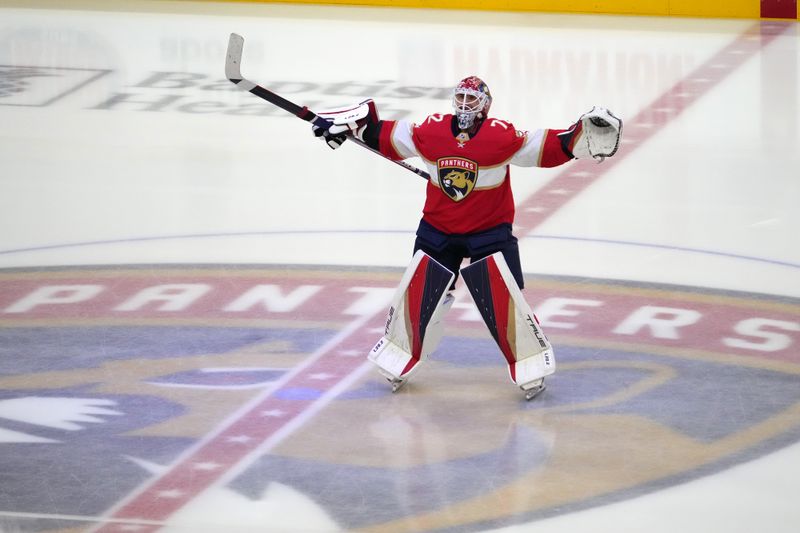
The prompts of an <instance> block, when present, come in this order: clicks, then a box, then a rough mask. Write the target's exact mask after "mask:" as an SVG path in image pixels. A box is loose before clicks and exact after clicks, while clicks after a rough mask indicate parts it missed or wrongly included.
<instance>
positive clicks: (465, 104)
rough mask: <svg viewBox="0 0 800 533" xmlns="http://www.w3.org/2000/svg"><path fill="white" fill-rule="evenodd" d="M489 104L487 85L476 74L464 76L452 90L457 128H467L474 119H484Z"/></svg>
mask: <svg viewBox="0 0 800 533" xmlns="http://www.w3.org/2000/svg"><path fill="white" fill-rule="evenodd" d="M491 105H492V94H491V93H490V92H489V86H488V85H486V84H485V83H484V82H483V80H482V79H480V78H479V77H477V76H470V77H469V78H464V79H463V80H461V81H460V82H459V83H458V85H456V88H455V89H454V90H453V112H454V113H455V115H456V119H457V120H458V127H459V129H462V130H468V129H470V128H471V127H472V126H473V125H474V124H475V119H478V120H479V121H480V120H483V119H485V118H486V117H487V116H489V107H491Z"/></svg>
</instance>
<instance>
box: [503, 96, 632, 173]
mask: <svg viewBox="0 0 800 533" xmlns="http://www.w3.org/2000/svg"><path fill="white" fill-rule="evenodd" d="M520 134H521V135H524V136H525V142H524V143H523V145H522V148H520V149H519V151H518V152H517V153H516V154H515V155H514V157H513V158H512V159H511V164H512V165H518V166H523V167H531V166H536V167H555V166H558V165H562V164H564V163H566V162H567V161H570V160H571V159H585V158H589V157H591V158H592V159H595V160H597V161H598V162H600V161H603V160H604V159H605V158H606V157H611V156H613V155H614V154H615V153H617V149H618V148H619V141H620V137H621V135H622V120H620V119H619V118H617V117H616V116H614V115H613V114H612V113H611V112H610V111H609V110H607V109H605V108H602V107H593V108H592V110H591V111H589V112H587V113H584V114H583V115H581V117H580V118H579V119H578V121H577V122H575V124H573V125H572V126H571V127H570V128H568V129H565V130H558V129H540V130H536V131H533V132H524V133H522V132H521V133H520Z"/></svg>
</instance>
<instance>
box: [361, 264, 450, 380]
mask: <svg viewBox="0 0 800 533" xmlns="http://www.w3.org/2000/svg"><path fill="white" fill-rule="evenodd" d="M454 277H455V274H453V273H452V272H450V271H449V270H447V269H446V268H445V267H443V266H442V265H440V264H439V263H438V262H436V261H435V260H434V259H433V258H431V257H430V256H429V255H427V254H426V253H424V252H422V251H417V253H415V254H414V258H413V259H412V261H411V264H410V265H409V266H408V268H407V269H406V272H405V274H404V275H403V279H402V280H401V281H400V285H398V287H397V290H396V291H395V295H394V298H393V300H392V305H391V307H390V308H389V314H388V317H387V319H386V328H385V331H384V335H383V337H382V338H381V340H379V341H378V343H377V344H376V345H375V347H374V348H373V349H372V350H371V351H370V353H369V356H368V359H369V360H370V361H372V362H373V363H374V364H375V365H377V367H378V369H379V370H380V372H381V373H382V374H383V375H384V376H386V377H387V378H389V379H390V380H393V381H395V380H404V379H407V378H408V376H409V375H410V374H411V373H412V372H413V371H414V370H416V368H417V367H418V366H419V364H420V363H421V362H422V361H424V360H425V359H426V358H427V357H428V355H430V354H431V353H432V352H433V351H434V350H435V349H436V346H437V345H438V343H439V341H440V340H441V338H442V332H443V325H442V323H441V320H442V317H443V316H444V313H445V312H446V311H447V309H449V307H450V305H452V296H450V295H448V294H447V290H448V288H449V287H450V284H451V283H452V281H453V278H454Z"/></svg>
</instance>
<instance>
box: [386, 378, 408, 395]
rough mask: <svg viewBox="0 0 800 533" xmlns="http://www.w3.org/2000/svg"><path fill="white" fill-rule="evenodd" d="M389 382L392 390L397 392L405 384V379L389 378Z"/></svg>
mask: <svg viewBox="0 0 800 533" xmlns="http://www.w3.org/2000/svg"><path fill="white" fill-rule="evenodd" d="M389 383H391V385H392V392H393V393H394V392H397V391H398V390H400V388H401V387H402V386H403V385H405V384H406V380H404V379H390V380H389Z"/></svg>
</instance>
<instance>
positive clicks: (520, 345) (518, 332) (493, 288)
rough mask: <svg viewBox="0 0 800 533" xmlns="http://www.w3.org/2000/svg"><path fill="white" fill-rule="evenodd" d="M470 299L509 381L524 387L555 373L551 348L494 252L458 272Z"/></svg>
mask: <svg viewBox="0 0 800 533" xmlns="http://www.w3.org/2000/svg"><path fill="white" fill-rule="evenodd" d="M461 275H462V276H463V278H464V283H466V285H467V288H468V289H469V292H470V294H471V295H472V298H473V299H474V300H475V304H476V305H477V307H478V311H480V313H481V316H482V317H483V320H484V322H486V325H487V326H488V327H489V331H490V332H491V334H492V337H494V340H495V341H496V342H497V345H498V346H499V347H500V351H501V352H503V355H504V356H505V359H506V363H508V371H509V374H510V376H511V381H513V382H514V383H516V384H517V385H519V386H521V387H523V388H525V386H526V385H528V384H530V383H532V382H535V381H537V380H539V379H541V378H543V377H545V376H548V375H550V374H552V373H553V372H555V370H556V361H555V357H554V354H553V347H552V346H551V345H550V342H549V341H548V340H547V337H546V336H545V334H544V332H543V331H542V329H541V327H540V326H539V322H538V320H536V317H535V316H534V315H533V311H531V308H530V306H528V304H527V302H525V298H524V297H523V296H522V292H521V291H520V290H519V287H518V286H517V283H516V281H515V280H514V276H513V275H512V274H511V271H510V270H509V268H508V265H507V264H506V262H505V259H504V258H503V254H502V253H500V252H497V253H495V254H492V255H490V256H488V257H486V258H484V259H481V260H480V261H476V262H474V263H472V264H471V265H469V266H466V267H464V268H462V269H461Z"/></svg>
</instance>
